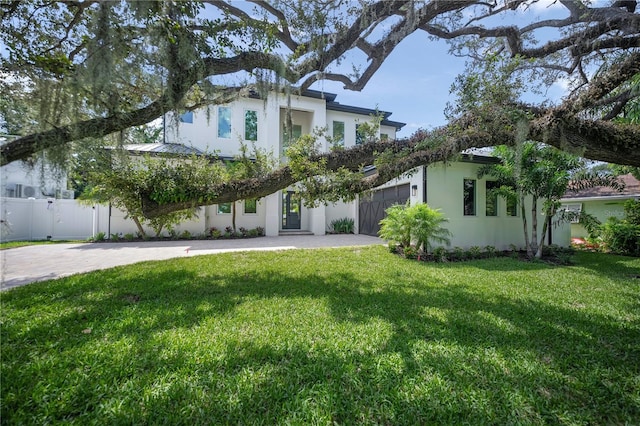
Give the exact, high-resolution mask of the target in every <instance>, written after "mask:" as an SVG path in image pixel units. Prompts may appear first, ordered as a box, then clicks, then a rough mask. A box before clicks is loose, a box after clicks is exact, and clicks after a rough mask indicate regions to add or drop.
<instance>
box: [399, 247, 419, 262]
mask: <svg viewBox="0 0 640 426" xmlns="http://www.w3.org/2000/svg"><path fill="white" fill-rule="evenodd" d="M402 253H403V254H404V257H406V258H407V259H416V258H417V257H418V249H417V247H416V246H412V245H409V246H406V247H403V250H402Z"/></svg>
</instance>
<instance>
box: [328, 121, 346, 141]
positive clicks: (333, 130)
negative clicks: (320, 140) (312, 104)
mask: <svg viewBox="0 0 640 426" xmlns="http://www.w3.org/2000/svg"><path fill="white" fill-rule="evenodd" d="M338 123H340V124H342V138H340V139H339V140H336V124H338ZM344 129H345V122H344V121H339V120H333V123H332V127H331V135H332V136H333V143H334V145H336V146H344V143H345V131H344Z"/></svg>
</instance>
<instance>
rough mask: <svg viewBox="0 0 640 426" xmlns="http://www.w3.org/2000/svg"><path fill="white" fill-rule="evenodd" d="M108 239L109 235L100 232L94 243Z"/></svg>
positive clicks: (94, 238)
mask: <svg viewBox="0 0 640 426" xmlns="http://www.w3.org/2000/svg"><path fill="white" fill-rule="evenodd" d="M106 238H107V234H106V233H104V232H98V233H97V234H96V236H95V237H93V241H104V240H105V239H106Z"/></svg>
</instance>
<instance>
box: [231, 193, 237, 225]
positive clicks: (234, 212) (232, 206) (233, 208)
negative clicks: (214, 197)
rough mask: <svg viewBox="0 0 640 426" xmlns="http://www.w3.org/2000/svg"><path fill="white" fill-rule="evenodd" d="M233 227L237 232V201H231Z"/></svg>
mask: <svg viewBox="0 0 640 426" xmlns="http://www.w3.org/2000/svg"><path fill="white" fill-rule="evenodd" d="M231 227H232V228H233V232H236V202H235V201H234V202H233V203H231Z"/></svg>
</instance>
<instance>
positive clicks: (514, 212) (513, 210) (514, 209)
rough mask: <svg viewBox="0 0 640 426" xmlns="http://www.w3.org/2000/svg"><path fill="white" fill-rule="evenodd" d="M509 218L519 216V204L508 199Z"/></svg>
mask: <svg viewBox="0 0 640 426" xmlns="http://www.w3.org/2000/svg"><path fill="white" fill-rule="evenodd" d="M507 216H518V202H517V201H516V200H514V199H511V198H507Z"/></svg>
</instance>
